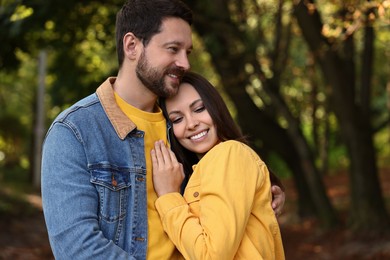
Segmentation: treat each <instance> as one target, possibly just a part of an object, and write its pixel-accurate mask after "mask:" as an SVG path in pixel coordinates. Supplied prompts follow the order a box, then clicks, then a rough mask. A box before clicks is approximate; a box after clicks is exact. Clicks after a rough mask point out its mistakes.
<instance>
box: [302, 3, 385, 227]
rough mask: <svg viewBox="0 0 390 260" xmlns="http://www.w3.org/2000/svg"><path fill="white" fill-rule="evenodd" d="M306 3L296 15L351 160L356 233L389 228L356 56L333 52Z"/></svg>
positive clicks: (352, 211) (352, 212) (352, 201)
mask: <svg viewBox="0 0 390 260" xmlns="http://www.w3.org/2000/svg"><path fill="white" fill-rule="evenodd" d="M309 2H311V4H313V2H312V1H309ZM305 3H306V1H300V2H299V3H298V4H297V5H296V6H295V15H296V17H297V20H298V23H299V25H300V27H301V30H302V33H303V35H304V37H305V39H306V41H307V43H308V45H309V47H310V49H311V51H312V52H313V53H314V55H315V57H316V59H317V61H318V62H319V64H320V66H321V69H322V72H323V74H324V77H325V78H326V79H327V81H328V84H329V87H330V91H329V98H330V100H331V103H332V108H333V111H334V113H335V115H336V117H337V119H338V122H339V124H340V131H341V134H342V137H343V140H344V142H345V144H346V146H347V150H348V153H349V157H350V160H351V161H350V182H351V210H350V215H349V216H350V221H351V225H352V227H353V228H354V229H355V230H380V229H383V228H386V227H388V226H389V217H388V215H387V212H386V209H385V206H384V201H383V197H382V194H381V187H380V185H379V178H378V169H377V166H376V156H375V149H374V144H373V130H372V127H371V122H370V120H369V117H368V116H364V113H362V112H363V111H364V110H365V109H362V107H361V106H359V104H356V90H355V85H356V84H355V77H354V73H353V71H354V68H353V67H351V66H348V65H351V64H353V62H352V60H348V57H353V56H354V55H346V57H347V60H345V58H344V59H343V58H342V57H341V56H340V55H339V54H338V53H337V50H335V48H332V46H331V45H330V44H329V43H328V42H327V40H326V38H324V36H323V35H322V34H321V32H322V22H321V20H320V16H319V14H318V12H317V11H316V10H314V11H313V8H311V9H310V11H309V10H308V8H307V5H306V4H305ZM351 40H352V38H347V40H346V42H345V43H344V44H350V42H348V41H351ZM362 73H363V74H364V73H365V71H362ZM369 73H370V72H369ZM366 104H367V102H366Z"/></svg>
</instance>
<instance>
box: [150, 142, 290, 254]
mask: <svg viewBox="0 0 390 260" xmlns="http://www.w3.org/2000/svg"><path fill="white" fill-rule="evenodd" d="M270 187H271V183H270V179H269V172H268V169H267V166H266V165H265V163H264V162H263V161H262V160H261V159H260V158H259V156H258V155H257V154H256V153H255V151H253V150H252V149H251V148H249V147H248V146H247V145H245V144H243V143H240V142H237V141H226V142H222V143H220V144H218V145H216V146H215V147H214V148H212V149H211V150H210V151H209V152H208V153H207V154H206V155H205V156H204V157H203V158H202V159H201V160H200V161H199V163H198V164H197V165H196V166H194V172H193V174H192V176H191V178H190V180H189V182H188V185H187V187H186V190H185V192H184V196H181V195H180V194H179V193H168V194H165V195H164V196H161V197H159V198H158V199H157V200H156V204H155V205H156V208H157V211H158V212H159V215H160V218H161V221H162V223H163V227H164V230H165V232H166V233H167V234H168V236H169V238H170V239H171V240H172V241H173V243H174V244H175V245H176V247H177V248H178V249H179V251H180V252H181V253H182V254H183V256H184V257H185V258H186V259H224V260H225V259H284V250H283V243H282V238H281V234H280V229H279V225H278V222H277V219H276V217H275V214H274V212H273V209H272V207H271V201H272V195H271V189H270Z"/></svg>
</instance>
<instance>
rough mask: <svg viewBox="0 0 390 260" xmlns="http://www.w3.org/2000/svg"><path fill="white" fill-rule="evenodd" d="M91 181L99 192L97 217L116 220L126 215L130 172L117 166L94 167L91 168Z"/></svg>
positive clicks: (111, 220)
mask: <svg viewBox="0 0 390 260" xmlns="http://www.w3.org/2000/svg"><path fill="white" fill-rule="evenodd" d="M91 183H93V184H94V185H95V187H96V190H97V192H98V194H99V218H101V220H104V221H106V222H117V221H119V220H122V219H124V218H125V216H126V210H127V205H128V197H129V190H130V188H131V179H130V172H129V171H126V170H124V169H117V168H113V167H112V168H110V167H105V168H95V169H92V170H91Z"/></svg>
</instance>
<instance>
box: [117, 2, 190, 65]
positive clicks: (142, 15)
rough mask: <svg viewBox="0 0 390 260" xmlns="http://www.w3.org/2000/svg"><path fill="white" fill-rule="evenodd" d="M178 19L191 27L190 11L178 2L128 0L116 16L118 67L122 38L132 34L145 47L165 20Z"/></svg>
mask: <svg viewBox="0 0 390 260" xmlns="http://www.w3.org/2000/svg"><path fill="white" fill-rule="evenodd" d="M172 17H174V18H180V19H183V20H184V21H186V22H187V23H188V24H189V25H192V11H191V9H190V8H189V7H188V6H187V5H186V4H184V3H183V2H182V1H180V0H128V1H126V3H125V4H124V5H123V7H122V8H121V9H120V10H119V12H118V13H117V16H116V48H117V55H118V63H119V67H121V66H122V63H123V59H124V51H123V37H124V36H125V34H126V33H128V32H132V33H133V34H134V35H135V36H136V37H137V38H138V39H140V40H142V43H143V44H144V46H146V45H147V44H148V43H149V41H150V39H151V38H152V37H153V36H154V35H155V34H157V33H158V32H160V29H161V24H162V22H163V20H164V19H166V18H172Z"/></svg>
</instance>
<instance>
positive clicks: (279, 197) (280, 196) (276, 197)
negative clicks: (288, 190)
mask: <svg viewBox="0 0 390 260" xmlns="http://www.w3.org/2000/svg"><path fill="white" fill-rule="evenodd" d="M271 192H272V208H273V209H274V212H275V215H276V217H279V216H280V215H281V214H282V210H283V206H284V201H285V200H286V194H285V193H284V192H283V190H282V189H281V188H280V187H279V186H277V185H272V186H271Z"/></svg>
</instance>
